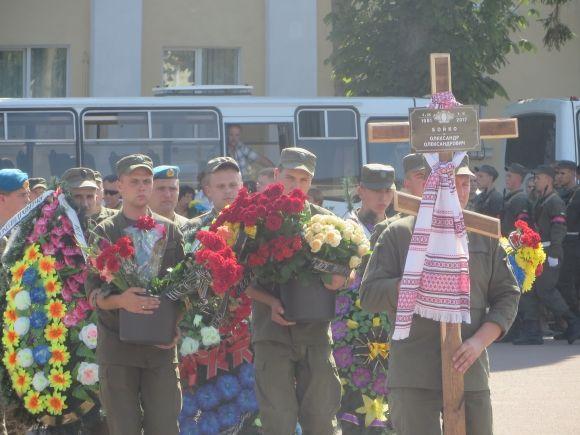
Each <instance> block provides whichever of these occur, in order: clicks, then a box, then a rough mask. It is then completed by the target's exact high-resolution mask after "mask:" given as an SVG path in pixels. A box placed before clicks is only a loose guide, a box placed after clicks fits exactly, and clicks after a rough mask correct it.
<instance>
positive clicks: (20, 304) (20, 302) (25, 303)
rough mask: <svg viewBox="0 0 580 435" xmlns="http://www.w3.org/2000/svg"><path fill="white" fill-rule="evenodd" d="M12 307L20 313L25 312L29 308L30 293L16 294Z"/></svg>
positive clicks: (23, 291)
mask: <svg viewBox="0 0 580 435" xmlns="http://www.w3.org/2000/svg"><path fill="white" fill-rule="evenodd" d="M14 305H15V306H16V309H18V310H20V311H22V310H27V309H28V308H29V307H30V293H28V292H27V291H26V290H22V291H19V292H18V293H16V296H14Z"/></svg>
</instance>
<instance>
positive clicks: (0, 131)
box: [0, 113, 6, 140]
mask: <svg viewBox="0 0 580 435" xmlns="http://www.w3.org/2000/svg"><path fill="white" fill-rule="evenodd" d="M4 132H5V130H4V114H3V113H0V140H5V139H6V137H5V136H4Z"/></svg>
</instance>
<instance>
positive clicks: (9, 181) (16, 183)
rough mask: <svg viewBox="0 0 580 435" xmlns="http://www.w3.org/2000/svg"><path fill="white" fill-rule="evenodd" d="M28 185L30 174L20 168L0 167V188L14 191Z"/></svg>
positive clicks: (3, 190)
mask: <svg viewBox="0 0 580 435" xmlns="http://www.w3.org/2000/svg"><path fill="white" fill-rule="evenodd" d="M23 187H28V174H27V173H26V172H22V171H21V170H20V169H0V190H1V191H2V192H14V191H16V190H18V189H22V188H23Z"/></svg>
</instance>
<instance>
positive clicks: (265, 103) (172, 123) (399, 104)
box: [0, 96, 428, 212]
mask: <svg viewBox="0 0 580 435" xmlns="http://www.w3.org/2000/svg"><path fill="white" fill-rule="evenodd" d="M427 104H428V101H427V100H425V99H416V98H337V97H335V98H312V99H303V98H271V97H251V96H234V97H232V96H210V97H208V96H201V97H183V96H177V97H165V98H159V97H138V98H115V99H113V98H111V99H109V98H83V99H75V98H68V99H0V158H1V160H0V165H1V167H10V166H13V167H18V168H20V169H22V170H23V171H26V172H28V174H29V175H30V176H31V177H45V178H47V179H50V178H52V177H59V176H60V175H61V174H62V173H63V172H64V171H65V170H66V169H67V168H70V167H73V166H79V165H82V166H87V167H90V168H93V169H98V170H99V171H100V172H101V173H102V174H103V176H106V175H108V174H111V173H114V167H115V162H116V161H117V160H118V159H119V158H120V157H122V156H124V155H127V154H131V153H136V152H140V153H144V154H147V155H149V156H150V157H151V158H152V159H153V161H154V163H155V165H159V164H173V165H178V166H179V167H180V168H181V177H180V178H181V181H182V182H185V183H190V184H194V185H195V186H197V182H198V177H199V175H200V172H201V171H202V170H203V168H204V166H205V164H206V162H207V161H208V160H209V159H211V158H212V157H215V156H218V155H226V152H227V141H228V131H229V129H230V127H231V126H232V125H237V126H239V127H241V141H242V142H243V143H245V144H246V145H248V146H249V147H250V148H252V149H253V150H254V151H255V152H257V153H258V154H259V155H262V156H265V157H266V158H267V159H269V160H270V161H272V162H273V163H274V164H276V163H277V162H278V157H279V154H280V150H281V149H282V148H285V147H291V146H300V147H303V148H307V149H309V150H311V151H312V152H314V153H315V154H316V155H317V156H318V166H317V171H316V177H315V179H314V183H313V185H314V186H316V187H319V188H321V189H322V190H323V192H324V194H325V198H326V202H325V205H326V206H329V207H331V208H332V207H336V206H338V204H337V203H339V202H343V201H344V188H343V186H344V180H345V179H348V180H349V181H350V182H351V185H352V183H355V182H356V181H355V180H356V179H357V178H358V176H359V173H360V168H361V165H362V164H364V163H368V162H381V163H388V164H391V165H393V166H394V167H395V169H396V172H397V178H398V179H399V180H400V179H401V176H402V157H403V156H404V155H405V154H406V153H408V152H409V144H408V142H401V143H392V144H369V143H368V142H367V138H366V126H367V123H368V122H370V121H396V120H405V119H407V118H408V110H409V108H412V107H421V106H426V105H427ZM256 166H257V165H253V166H251V167H250V168H249V170H248V171H246V173H244V174H243V175H244V178H245V179H246V180H249V179H255V176H256V174H257V172H258V171H259V170H260V169H261V167H256ZM339 208H340V207H339ZM336 211H337V212H338V211H339V210H336Z"/></svg>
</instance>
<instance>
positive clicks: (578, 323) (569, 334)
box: [564, 312, 580, 344]
mask: <svg viewBox="0 0 580 435" xmlns="http://www.w3.org/2000/svg"><path fill="white" fill-rule="evenodd" d="M566 320H567V321H568V329H566V332H565V333H564V334H565V336H566V339H567V340H568V344H573V343H574V341H576V340H578V339H579V338H580V319H579V318H578V317H576V316H575V315H574V314H573V313H571V312H570V314H569V315H568V316H567V317H566Z"/></svg>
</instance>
